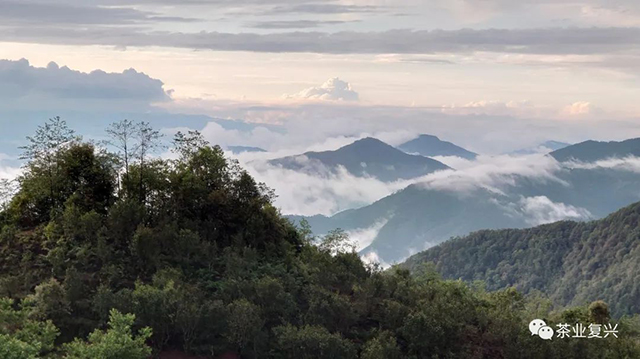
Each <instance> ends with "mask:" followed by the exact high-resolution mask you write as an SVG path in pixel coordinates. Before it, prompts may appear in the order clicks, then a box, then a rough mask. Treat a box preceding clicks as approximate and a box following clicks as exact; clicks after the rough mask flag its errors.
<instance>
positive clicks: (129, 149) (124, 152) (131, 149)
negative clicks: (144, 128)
mask: <svg viewBox="0 0 640 359" xmlns="http://www.w3.org/2000/svg"><path fill="white" fill-rule="evenodd" d="M138 131H139V125H138V124H136V123H134V122H133V121H131V120H127V119H124V120H122V121H119V122H115V123H112V124H111V125H109V127H108V128H107V130H106V132H107V135H109V137H111V140H110V141H108V142H107V143H108V144H109V145H111V146H113V147H115V148H116V149H117V150H118V152H117V153H116V154H117V156H118V158H119V159H120V160H121V161H122V164H123V165H124V177H128V176H129V164H130V162H131V160H132V158H135V157H136V156H137V155H138V151H139V149H140V144H139V143H137V142H136V139H137V134H138Z"/></svg>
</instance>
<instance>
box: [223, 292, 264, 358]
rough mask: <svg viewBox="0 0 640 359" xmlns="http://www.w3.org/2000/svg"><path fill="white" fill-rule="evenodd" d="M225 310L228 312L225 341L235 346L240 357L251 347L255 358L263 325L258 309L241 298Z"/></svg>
mask: <svg viewBox="0 0 640 359" xmlns="http://www.w3.org/2000/svg"><path fill="white" fill-rule="evenodd" d="M227 310H228V312H229V314H228V316H229V319H228V323H229V330H228V332H227V339H228V340H229V342H231V343H233V344H234V345H236V346H237V348H238V351H239V352H240V354H241V355H242V354H243V353H244V352H245V350H246V349H247V348H250V347H251V346H252V348H253V353H254V356H256V355H255V353H256V346H257V344H258V336H259V334H260V332H261V330H262V326H263V325H264V320H263V319H262V316H261V313H260V308H258V307H257V306H256V305H255V304H252V303H250V302H249V301H247V300H246V299H244V298H243V299H238V300H236V301H234V302H232V303H231V304H229V306H228V307H227Z"/></svg>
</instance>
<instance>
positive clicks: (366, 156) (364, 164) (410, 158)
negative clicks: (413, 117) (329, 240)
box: [269, 137, 450, 182]
mask: <svg viewBox="0 0 640 359" xmlns="http://www.w3.org/2000/svg"><path fill="white" fill-rule="evenodd" d="M269 163H270V164H272V165H275V166H281V167H283V168H286V169H290V170H295V171H303V172H307V173H313V174H320V175H321V174H324V173H326V172H327V171H329V172H331V173H335V172H336V171H337V170H338V168H339V167H340V166H342V167H344V168H345V169H346V170H347V171H348V172H349V173H351V174H353V175H354V176H357V177H367V176H371V177H374V178H377V179H379V180H381V181H386V182H391V181H396V180H400V179H410V178H416V177H420V176H424V175H426V174H429V173H432V172H435V171H440V170H446V169H450V168H449V167H448V166H447V165H445V164H443V163H441V162H438V161H436V160H434V159H431V158H427V157H423V156H416V155H410V154H406V153H404V152H402V151H400V150H398V149H397V148H394V147H392V146H390V145H388V144H386V143H384V142H382V141H380V140H378V139H375V138H370V137H368V138H364V139H361V140H358V141H355V142H354V143H352V144H350V145H347V146H344V147H342V148H339V149H337V150H335V151H325V152H306V153H304V154H303V155H297V156H290V157H284V158H280V159H276V160H272V161H269Z"/></svg>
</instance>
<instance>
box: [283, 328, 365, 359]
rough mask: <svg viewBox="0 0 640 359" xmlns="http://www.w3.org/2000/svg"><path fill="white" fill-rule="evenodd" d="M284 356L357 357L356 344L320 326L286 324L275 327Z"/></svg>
mask: <svg viewBox="0 0 640 359" xmlns="http://www.w3.org/2000/svg"><path fill="white" fill-rule="evenodd" d="M274 332H275V335H276V338H277V340H278V344H279V347H280V353H281V355H282V357H284V358H301V359H338V358H353V357H356V350H355V346H354V345H353V344H352V343H351V342H349V341H348V340H345V339H344V338H342V336H341V335H340V334H331V333H330V332H329V331H327V329H325V328H323V327H320V326H309V325H306V326H304V327H302V328H299V327H294V326H292V325H286V326H282V327H277V328H275V329H274Z"/></svg>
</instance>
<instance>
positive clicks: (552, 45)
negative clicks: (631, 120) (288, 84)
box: [0, 24, 640, 55]
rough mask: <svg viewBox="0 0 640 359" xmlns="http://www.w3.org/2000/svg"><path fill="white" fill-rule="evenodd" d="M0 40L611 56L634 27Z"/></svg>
mask: <svg viewBox="0 0 640 359" xmlns="http://www.w3.org/2000/svg"><path fill="white" fill-rule="evenodd" d="M0 41H11V42H34V43H47V44H70V45H111V46H119V47H127V46H164V47H175V48H188V49H200V50H204V49H208V50H216V51H253V52H271V53H282V52H311V53H326V54H433V53H465V54H468V53H474V52H501V53H515V54H558V55H560V54H564V55H567V54H610V53H619V52H623V51H632V50H637V49H638V48H639V47H640V28H638V27H624V28H622V27H607V28H599V27H590V28H577V27H576V28H573V27H571V28H560V27H557V28H527V29H480V30H474V29H461V30H410V29H400V30H388V31H381V32H357V31H341V32H332V33H329V32H278V33H268V34H257V33H237V34H235V33H222V32H207V31H201V32H194V33H186V32H171V31H148V30H145V29H141V28H140V27H134V26H119V27H115V26H114V27H109V28H102V27H88V28H82V29H81V28H75V27H74V28H65V27H55V26H46V24H44V25H41V26H37V25H33V26H18V27H16V26H7V27H6V28H5V29H4V31H2V32H0Z"/></svg>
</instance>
